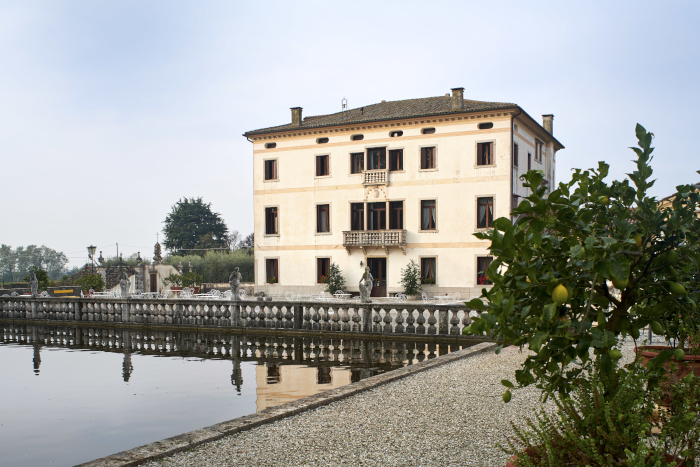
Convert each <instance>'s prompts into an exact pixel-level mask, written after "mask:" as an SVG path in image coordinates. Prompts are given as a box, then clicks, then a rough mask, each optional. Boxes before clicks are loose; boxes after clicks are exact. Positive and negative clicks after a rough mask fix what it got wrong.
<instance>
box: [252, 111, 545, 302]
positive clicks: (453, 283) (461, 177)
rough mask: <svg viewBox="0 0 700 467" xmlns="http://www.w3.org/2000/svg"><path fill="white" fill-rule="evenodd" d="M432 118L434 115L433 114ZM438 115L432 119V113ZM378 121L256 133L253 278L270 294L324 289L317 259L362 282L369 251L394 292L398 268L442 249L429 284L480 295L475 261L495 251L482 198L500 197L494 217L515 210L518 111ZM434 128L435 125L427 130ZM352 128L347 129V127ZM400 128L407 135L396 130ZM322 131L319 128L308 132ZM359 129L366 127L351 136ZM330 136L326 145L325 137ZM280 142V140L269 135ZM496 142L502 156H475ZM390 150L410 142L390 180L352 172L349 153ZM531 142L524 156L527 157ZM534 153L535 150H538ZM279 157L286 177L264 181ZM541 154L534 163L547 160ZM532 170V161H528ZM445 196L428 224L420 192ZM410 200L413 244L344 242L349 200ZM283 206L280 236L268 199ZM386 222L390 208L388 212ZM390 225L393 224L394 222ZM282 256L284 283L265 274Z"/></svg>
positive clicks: (433, 289)
mask: <svg viewBox="0 0 700 467" xmlns="http://www.w3.org/2000/svg"><path fill="white" fill-rule="evenodd" d="M426 120H427V121H426ZM430 120H433V121H430ZM484 122H492V123H493V128H492V129H486V130H479V129H478V124H480V123H484ZM395 125H396V126H394V124H391V123H389V124H386V125H383V126H382V125H379V126H378V127H377V125H375V127H376V128H362V129H357V130H354V131H353V130H352V129H349V130H348V131H341V132H339V133H338V134H337V135H336V134H335V133H333V132H331V133H326V132H324V133H319V132H316V134H309V135H306V136H298V137H289V138H277V139H273V140H264V139H260V140H256V141H254V190H255V193H254V205H255V206H254V207H255V243H256V246H255V283H256V291H261V290H262V291H265V292H266V294H268V295H270V294H272V295H283V294H284V293H285V292H288V291H292V292H296V293H315V292H318V291H320V290H322V289H323V288H324V286H322V285H319V284H317V280H316V279H317V272H316V258H318V257H329V258H331V261H332V262H334V263H336V264H338V266H339V267H340V269H341V271H342V273H343V275H344V277H345V279H346V283H347V284H348V290H350V291H357V290H359V289H358V282H359V280H360V278H361V275H362V272H363V270H364V267H363V266H360V262H362V263H363V265H366V264H367V258H368V257H373V256H379V257H387V270H388V274H387V279H388V281H387V285H388V292H389V293H395V292H400V291H401V286H400V284H399V280H400V277H401V275H400V271H401V269H403V268H405V267H406V265H407V264H408V262H409V261H410V260H411V259H414V260H416V261H417V262H419V263H420V258H421V257H424V256H434V257H436V258H437V260H436V262H437V267H436V271H437V280H436V284H435V285H430V286H424V289H425V290H426V291H427V292H428V293H429V294H432V293H447V292H460V293H461V294H464V295H463V296H464V297H467V296H470V295H478V294H479V293H480V290H481V286H479V285H478V284H477V281H476V278H477V271H476V261H477V259H476V258H477V257H478V256H486V255H487V253H488V252H487V250H486V247H487V242H484V241H481V240H479V239H477V238H476V237H474V236H473V234H474V233H475V232H477V231H478V229H477V228H476V217H477V198H478V197H480V196H492V197H493V198H494V219H496V218H498V217H502V216H505V217H507V216H509V215H510V207H511V202H512V200H511V193H512V192H511V171H512V166H511V157H512V156H511V117H510V116H509V115H505V114H498V115H493V116H492V115H482V116H477V118H474V116H472V118H469V117H467V118H465V119H456V118H445V119H422V120H421V119H413V120H410V121H403V122H397V123H396V124H395ZM424 128H435V129H436V131H435V133H434V134H429V135H425V134H422V133H421V132H422V129H424ZM346 130H347V129H346ZM395 130H401V131H403V136H401V137H395V138H392V137H389V133H390V132H391V131H395ZM310 133H314V132H310ZM523 133H524V134H523V135H518V136H517V137H518V138H522V140H519V141H520V144H521V145H522V146H521V147H522V149H521V159H522V157H523V156H522V153H523V150H524V147H525V146H527V142H529V141H530V139H531V140H532V141H533V144H534V138H533V137H532V136H530V139H528V136H529V135H528V134H527V133H526V129H523ZM352 134H363V135H364V139H363V140H361V141H352V140H351V138H350V136H351V135H352ZM319 137H328V138H329V142H328V143H326V144H317V142H316V140H317V138H319ZM270 141H274V142H275V143H276V144H277V146H276V148H274V149H265V143H268V142H270ZM479 142H493V143H494V153H495V164H494V165H493V166H488V167H479V166H477V165H476V154H477V151H476V146H477V143H479ZM382 146H383V147H386V149H387V164H388V151H389V150H391V149H403V169H404V170H403V171H400V172H389V184H388V186H379V187H373V186H372V187H365V186H363V185H362V180H363V175H362V174H351V173H350V154H351V153H355V152H365V151H366V150H367V149H368V148H372V147H382ZM423 146H435V147H436V148H437V149H436V154H437V169H434V170H421V169H420V148H421V147H423ZM526 152H527V150H525V157H526ZM532 152H533V153H534V149H533V150H532ZM317 155H329V156H330V175H329V176H324V177H316V176H315V169H316V166H315V160H316V156H317ZM269 159H276V160H277V172H278V179H277V180H275V181H264V161H265V160H269ZM539 165H540V164H535V163H534V162H533V168H540V167H539ZM520 166H521V170H523V171H524V169H525V168H526V164H525V166H524V167H523V164H522V163H521V164H520ZM424 199H435V200H436V201H437V230H435V231H421V230H420V201H421V200H424ZM385 200H388V201H398V200H403V201H404V228H405V229H406V230H407V231H408V233H407V242H408V245H407V248H406V252H405V254H404V252H403V251H402V250H401V249H399V248H396V247H392V248H391V249H390V251H389V254H388V255H387V254H386V252H385V250H383V249H367V251H366V253H364V252H363V251H362V250H361V249H359V248H353V249H351V250H350V251H349V252H348V251H347V250H346V249H345V248H344V247H343V231H348V230H350V203H352V202H364V201H367V202H375V201H385ZM317 204H329V205H330V212H331V215H330V230H331V231H330V232H329V233H316V232H315V230H316V205H317ZM272 206H276V207H278V209H279V211H278V212H279V214H278V215H279V235H266V234H265V215H264V212H265V208H266V207H272ZM387 223H388V214H387ZM387 227H388V226H387ZM267 258H277V259H278V260H279V277H278V281H279V282H278V284H273V285H269V284H267V283H266V272H265V259H267Z"/></svg>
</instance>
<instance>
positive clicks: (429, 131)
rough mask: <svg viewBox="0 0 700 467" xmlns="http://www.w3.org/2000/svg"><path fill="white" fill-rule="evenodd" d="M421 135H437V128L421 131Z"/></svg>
mask: <svg viewBox="0 0 700 467" xmlns="http://www.w3.org/2000/svg"><path fill="white" fill-rule="evenodd" d="M421 133H423V134H424V135H432V134H433V133H435V128H423V129H422V130H421Z"/></svg>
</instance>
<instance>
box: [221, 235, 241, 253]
mask: <svg viewBox="0 0 700 467" xmlns="http://www.w3.org/2000/svg"><path fill="white" fill-rule="evenodd" d="M224 244H225V246H226V248H228V249H229V250H231V251H234V250H238V249H239V248H240V247H241V234H240V233H238V230H233V231H231V233H230V234H228V235H227V236H226V239H225V241H224Z"/></svg>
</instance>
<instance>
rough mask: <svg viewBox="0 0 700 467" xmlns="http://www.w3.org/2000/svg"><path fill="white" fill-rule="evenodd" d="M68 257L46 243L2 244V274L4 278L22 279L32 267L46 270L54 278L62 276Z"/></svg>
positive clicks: (0, 270) (0, 257) (0, 250)
mask: <svg viewBox="0 0 700 467" xmlns="http://www.w3.org/2000/svg"><path fill="white" fill-rule="evenodd" d="M66 264H68V258H66V255H64V254H63V253H61V252H60V251H56V250H54V249H53V248H49V247H47V246H46V245H42V246H36V245H28V246H26V247H22V246H18V247H17V248H14V249H13V248H12V247H11V246H9V245H4V244H3V245H0V276H1V277H2V280H3V281H5V280H20V279H21V278H22V277H24V276H26V275H27V274H29V270H30V269H32V267H37V268H39V269H41V270H44V271H46V272H47V273H48V275H49V276H50V277H52V278H54V279H56V278H58V277H60V276H61V273H62V272H63V269H64V268H65V266H66Z"/></svg>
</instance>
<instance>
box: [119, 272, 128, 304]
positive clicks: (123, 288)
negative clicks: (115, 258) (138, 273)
mask: <svg viewBox="0 0 700 467" xmlns="http://www.w3.org/2000/svg"><path fill="white" fill-rule="evenodd" d="M119 288H120V289H121V291H122V298H129V277H128V276H127V274H126V271H122V278H121V279H120V280H119Z"/></svg>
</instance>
